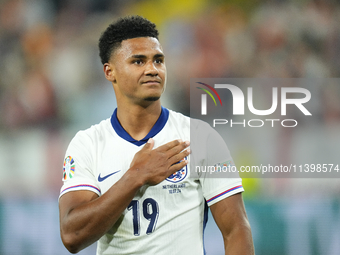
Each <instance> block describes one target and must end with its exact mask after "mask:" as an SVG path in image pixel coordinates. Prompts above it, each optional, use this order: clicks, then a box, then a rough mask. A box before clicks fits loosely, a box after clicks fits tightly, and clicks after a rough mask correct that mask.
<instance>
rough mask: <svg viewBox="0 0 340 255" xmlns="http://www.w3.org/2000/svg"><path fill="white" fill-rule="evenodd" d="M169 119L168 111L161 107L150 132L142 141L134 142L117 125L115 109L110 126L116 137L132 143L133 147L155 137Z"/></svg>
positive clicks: (119, 125)
mask: <svg viewBox="0 0 340 255" xmlns="http://www.w3.org/2000/svg"><path fill="white" fill-rule="evenodd" d="M168 118H169V110H168V109H166V108H164V107H162V111H161V115H160V116H159V118H158V119H157V121H156V123H155V125H154V126H153V127H152V129H151V130H150V132H149V133H148V134H147V135H146V136H145V137H144V138H143V139H142V140H139V141H138V140H135V139H134V138H132V137H131V136H130V135H129V134H128V132H126V131H125V129H124V128H123V127H122V125H121V124H120V123H119V121H118V118H117V108H116V109H115V111H114V112H113V114H112V116H111V125H112V127H113V129H114V130H115V131H116V133H117V135H119V136H120V137H121V138H123V139H124V140H126V141H128V142H130V143H133V144H134V145H137V146H141V145H143V144H145V143H146V142H147V141H148V140H149V139H150V138H151V137H154V136H155V135H157V134H158V133H159V132H160V131H161V130H162V129H163V127H164V126H165V124H166V122H167V121H168Z"/></svg>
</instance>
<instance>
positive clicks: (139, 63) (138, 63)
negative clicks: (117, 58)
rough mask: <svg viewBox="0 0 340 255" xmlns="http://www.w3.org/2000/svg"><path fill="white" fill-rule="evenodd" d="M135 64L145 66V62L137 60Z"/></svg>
mask: <svg viewBox="0 0 340 255" xmlns="http://www.w3.org/2000/svg"><path fill="white" fill-rule="evenodd" d="M133 63H134V64H137V65H141V64H143V61H142V60H140V59H136V60H134V61H133Z"/></svg>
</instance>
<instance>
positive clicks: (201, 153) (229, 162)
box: [191, 122, 244, 206]
mask: <svg viewBox="0 0 340 255" xmlns="http://www.w3.org/2000/svg"><path fill="white" fill-rule="evenodd" d="M192 132H193V134H191V141H193V144H194V145H193V148H192V150H193V154H194V155H193V156H194V160H195V162H194V165H193V164H191V167H194V169H195V173H196V174H198V178H199V181H200V183H201V186H202V192H203V196H204V198H205V199H206V201H207V204H208V206H211V205H213V204H215V203H217V202H219V201H221V200H222V199H224V198H227V197H229V196H231V195H234V194H237V193H240V192H243V191H244V189H243V186H242V179H241V178H240V177H239V174H238V172H237V169H236V166H235V164H234V161H233V159H232V157H231V155H230V151H229V149H228V147H227V145H226V143H225V141H224V140H223V138H222V137H221V136H220V134H219V133H218V132H217V131H216V130H215V129H213V128H212V127H210V125H209V124H207V123H204V122H197V123H195V125H193V129H191V133H192ZM194 150H196V153H195V152H194Z"/></svg>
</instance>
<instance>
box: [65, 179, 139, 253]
mask: <svg viewBox="0 0 340 255" xmlns="http://www.w3.org/2000/svg"><path fill="white" fill-rule="evenodd" d="M135 179H136V178H135V177H134V176H132V175H131V174H130V173H126V174H125V175H124V176H123V177H122V178H121V179H120V180H119V181H118V182H117V183H116V184H115V185H113V186H112V187H111V188H110V189H109V190H108V191H107V192H106V193H104V194H103V195H102V196H100V197H98V198H96V199H93V200H91V201H89V202H87V203H84V204H81V205H79V206H76V207H75V208H72V209H70V210H69V211H68V212H67V213H65V214H64V216H63V218H61V219H60V222H61V236H62V240H63V242H64V245H65V246H66V248H67V249H68V250H69V251H71V252H78V251H80V250H82V249H84V248H85V247H87V246H89V245H91V244H92V243H94V242H96V241H97V240H98V239H99V238H100V237H102V236H103V235H104V234H105V233H106V232H107V231H108V230H109V229H110V228H112V226H113V225H114V224H115V223H116V222H117V220H118V219H119V217H120V216H121V214H122V212H123V211H124V210H125V209H126V208H127V206H128V205H129V203H130V202H131V200H132V199H133V197H134V195H135V194H136V192H137V191H138V189H139V188H140V187H141V183H137V182H136V181H135ZM61 199H62V198H61Z"/></svg>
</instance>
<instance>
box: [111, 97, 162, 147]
mask: <svg viewBox="0 0 340 255" xmlns="http://www.w3.org/2000/svg"><path fill="white" fill-rule="evenodd" d="M161 111H162V108H161V103H160V100H157V101H155V102H153V103H152V104H150V105H148V106H146V107H143V106H140V105H133V106H131V105H130V106H129V107H119V105H118V107H117V118H118V120H119V122H120V124H121V125H122V127H123V128H124V129H125V131H126V132H127V133H128V134H129V135H130V136H131V137H132V138H134V139H135V140H138V141H139V140H141V139H143V138H144V137H145V136H146V135H147V134H148V133H149V132H150V130H151V129H152V127H153V126H154V124H155V123H156V121H157V120H158V118H159V116H160V114H161Z"/></svg>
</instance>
